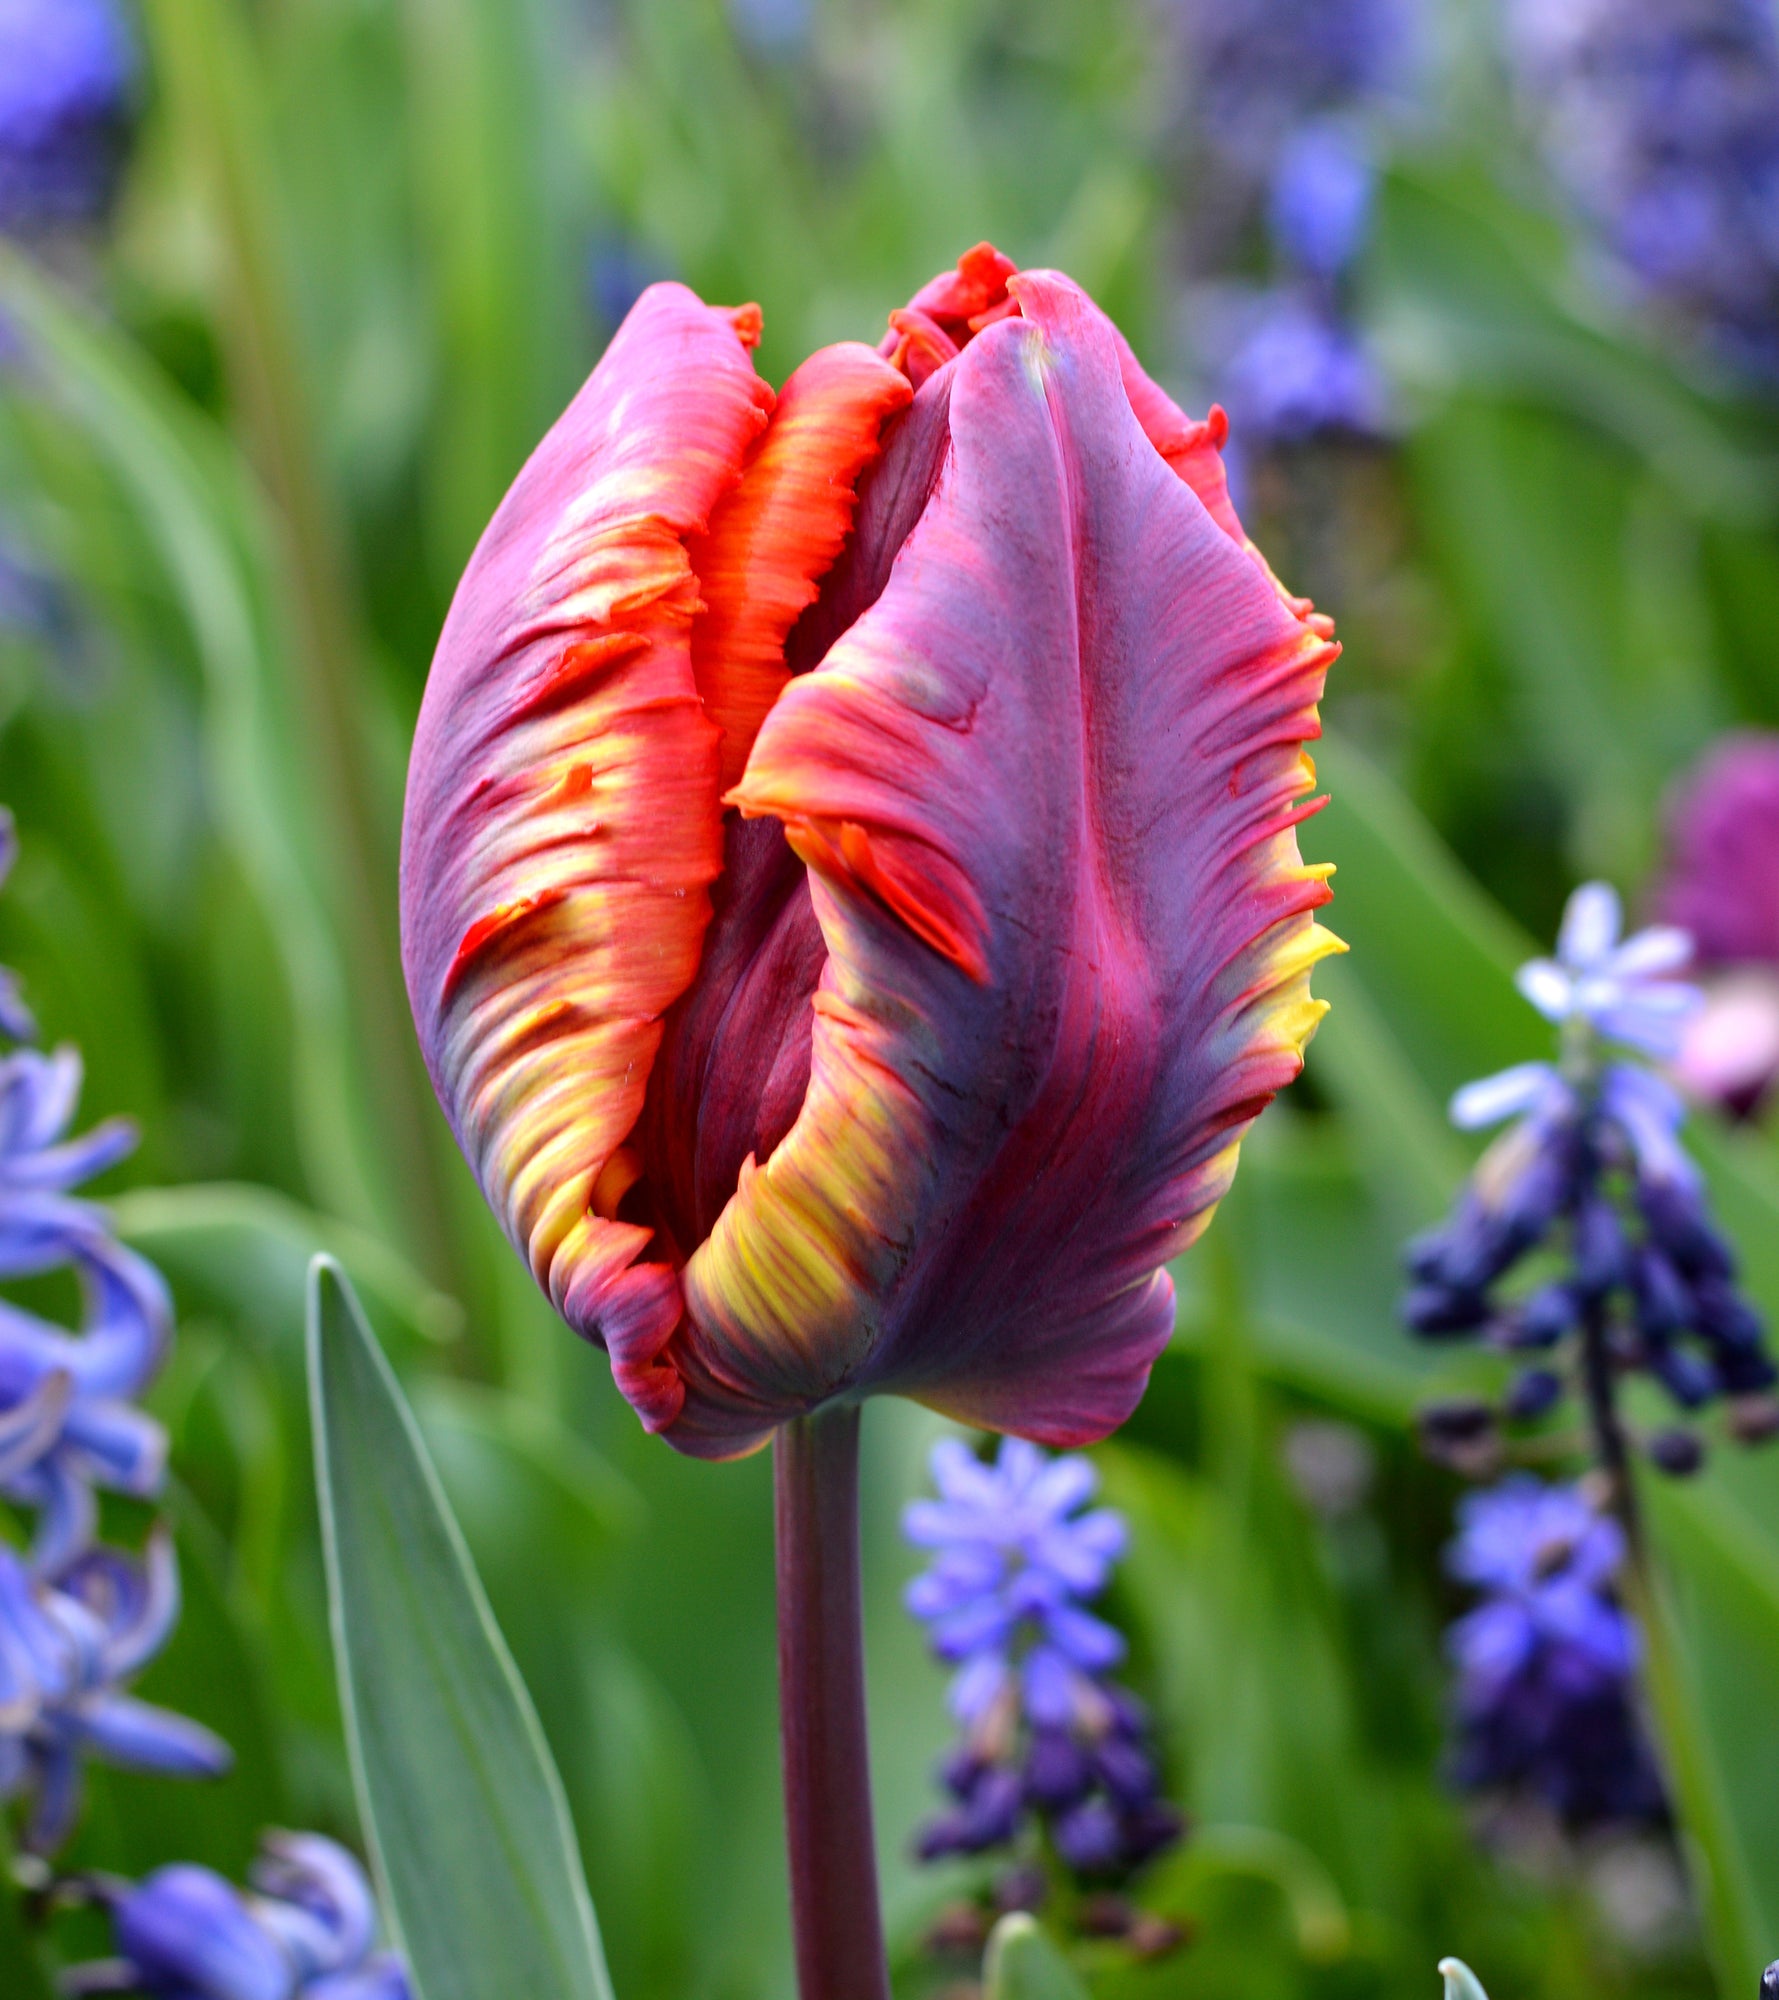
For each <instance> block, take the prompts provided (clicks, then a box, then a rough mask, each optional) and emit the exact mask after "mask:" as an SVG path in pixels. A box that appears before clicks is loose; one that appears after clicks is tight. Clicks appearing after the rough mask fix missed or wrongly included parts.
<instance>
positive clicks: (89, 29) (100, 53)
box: [0, 0, 137, 234]
mask: <svg viewBox="0 0 1779 2000" xmlns="http://www.w3.org/2000/svg"><path fill="white" fill-rule="evenodd" d="M136 72H137V54H136V46H135V42H134V39H133V38H132V36H131V34H130V30H129V25H128V22H127V20H126V18H125V16H124V13H123V10H122V8H121V7H120V6H119V5H118V4H117V0H0V230H5V231H8V232H11V233H15V234H34V233H36V232H39V231H42V230H45V229H53V228H58V227H65V226H68V225H70V224H80V223H90V222H94V221H97V220H98V219H99V218H100V217H101V216H103V215H104V213H105V211H106V209H107V208H108V207H109V206H110V204H111V199H112V196H113V194H114V193H115V191H116V187H117V180H118V174H119V171H120V169H121V167H122V164H123V156H124V145H125V140H126V137H127V131H128V124H129V118H130V112H131V108H132V100H133V98H134V94H135V86H136Z"/></svg>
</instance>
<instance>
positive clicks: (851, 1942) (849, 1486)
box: [773, 1404, 890, 2000]
mask: <svg viewBox="0 0 1779 2000" xmlns="http://www.w3.org/2000/svg"><path fill="white" fill-rule="evenodd" d="M773 1471H774V1519H775V1524H776V1528H777V1539H778V1690H779V1715H780V1733H781V1738H782V1743H783V1749H784V1797H785V1834H786V1842H787V1845H788V1847H789V1850H790V1864H791V1921H792V1925H793V1928H794V1930H795V1932H796V1942H797V1988H798V1992H799V1994H800V1996H801V2000H889V1990H890V1989H889V1968H888V1964H887V1962H886V1960H885V1957H884V1950H883V1919H882V1916H881V1914H880V1913H879V1910H878V1902H877V1855H876V1848H875V1844H874V1841H873V1837H872V1830H871V1770H870V1760H869V1756H868V1753H867V1744H866V1736H865V1635H864V1622H863V1617H862V1610H863V1605H862V1593H861V1590H860V1583H859V1410H858V1406H857V1405H856V1404H853V1405H841V1406H838V1407H833V1408H829V1409H826V1410H819V1411H817V1412H816V1413H815V1414H814V1415H813V1416H808V1417H799V1418H797V1419H795V1420H794V1421H793V1422H791V1423H788V1424H786V1425H785V1426H784V1427H783V1428H782V1429H781V1430H780V1431H779V1433H778V1438H777V1441H776V1443H775V1445H774V1448H773Z"/></svg>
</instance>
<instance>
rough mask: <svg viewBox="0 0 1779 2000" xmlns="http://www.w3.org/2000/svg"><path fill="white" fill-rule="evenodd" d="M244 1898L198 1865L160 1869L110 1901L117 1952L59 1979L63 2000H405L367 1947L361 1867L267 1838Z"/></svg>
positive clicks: (370, 1933)
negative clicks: (97, 1999) (123, 1997)
mask: <svg viewBox="0 0 1779 2000" xmlns="http://www.w3.org/2000/svg"><path fill="white" fill-rule="evenodd" d="M251 1880H252V1887H251V1889H250V1890H249V1891H248V1892H247V1893H245V1894H243V1893H242V1892H241V1891H240V1890H238V1889H237V1888H235V1887H234V1885H233V1884H232V1883H229V1882H227V1881H225V1880H224V1879H223V1878H222V1877H221V1876H220V1875H216V1874H213V1873H212V1872H211V1871H210V1870H209V1869H208V1868H196V1867H192V1866H190V1865H185V1864H182V1865H179V1866H175V1867H171V1868H162V1869H160V1870H158V1871H157V1872H156V1873H155V1874H153V1875H150V1876H149V1877H148V1878H147V1879H146V1880H145V1881H143V1882H141V1883H139V1884H138V1885H137V1886H135V1887H134V1888H131V1889H127V1890H125V1891H124V1892H122V1893H121V1894H119V1895H117V1896H116V1898H115V1899H114V1902H113V1906H112V1925H113V1930H114V1932H115V1936H116V1942H117V1950H118V1957H117V1958H116V1959H113V1960H108V1961H106V1962H105V1963H103V1964H98V1965H88V1966H82V1967H79V1968H77V1969H76V1970H75V1971H74V1972H72V1973H71V1974H69V1975H67V1976H66V1977H65V1979H64V1990H65V1991H66V1992H68V1993H69V1994H74V1995H90V1994H100V1993H134V1994H143V1995H147V1996H149V2000H409V1994H410V1989H409V1984H408V1977H407V1973H406V1970H405V1969H404V1967H403V1965H402V1962H401V1960H400V1959H399V1958H397V1957H396V1956H395V1955H394V1954H393V1953H390V1952H378V1951H377V1950H376V1939H377V1910H376V1904H375V1902H374V1900H373V1898H372V1895H371V1888H370V1883H369V1881H368V1880H367V1879H366V1876H365V1872H364V1870H363V1869H362V1868H361V1867H360V1866H359V1864H358V1862H357V1861H356V1860H354V1858H353V1857H352V1856H351V1855H350V1854H348V1853H347V1851H346V1850H345V1849H344V1848H343V1847H340V1846H339V1845H337V1844H336V1843H335V1842H333V1841H331V1840H326V1839H323V1838H322V1837H321V1836H320V1835H319V1834H293V1833H274V1834H269V1835H268V1836H267V1837H266V1840H265V1843H264V1848H263V1851H262V1853H261V1855H260V1858H259V1860H258V1862H257V1863H256V1864H255V1867H254V1869H253V1873H252V1878H251Z"/></svg>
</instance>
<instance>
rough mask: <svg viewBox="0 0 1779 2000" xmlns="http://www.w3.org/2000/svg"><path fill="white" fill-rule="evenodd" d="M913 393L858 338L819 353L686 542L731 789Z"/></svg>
mask: <svg viewBox="0 0 1779 2000" xmlns="http://www.w3.org/2000/svg"><path fill="white" fill-rule="evenodd" d="M912 395H913V390H912V389H911V388H910V387H909V384H908V378H907V377H906V376H905V375H903V374H902V373H901V372H900V371H899V370H898V369H895V368H892V367H891V366H890V364H889V363H888V362H887V361H884V360H883V359H881V358H880V357H879V356H878V355H876V354H874V353H873V352H872V350H871V349H870V348H868V347H865V346H863V345H862V344H861V343H859V342H858V341H844V342H842V343H841V344H840V345H838V346H835V347H824V348H822V349H820V350H819V351H818V352H817V353H815V354H812V355H811V356H810V357H809V359H808V360H807V361H805V362H804V363H803V365H802V366H801V367H800V368H799V369H797V371H796V372H795V373H794V374H793V375H792V376H791V378H790V380H789V381H788V382H787V383H786V384H785V385H784V388H783V390H782V391H781V393H780V395H779V399H778V407H777V409H776V410H774V411H773V413H772V421H771V423H770V424H769V425H768V426H767V428H766V431H765V433H764V435H763V436H762V437H761V438H760V439H759V441H758V443H757V444H756V445H755V446H754V449H753V453H752V455H751V456H750V457H749V459H748V462H747V466H746V468H745V469H744V471H743V472H742V475H741V478H740V480H739V481H738V482H737V483H736V485H735V486H734V487H732V488H731V489H730V491H729V492H728V494H727V495H726V496H725V497H724V498H723V499H722V500H721V501H720V502H719V503H718V505H717V508H716V511H715V512H714V513H713V514H712V516H711V520H710V530H709V532H708V533H707V534H705V535H701V536H699V537H698V538H697V539H696V540H695V541H694V542H693V543H692V544H691V549H690V554H691V558H692V567H693V569H694V570H695V571H696V572H697V575H698V587H699V591H700V594H701V595H702V597H703V599H704V605H705V610H704V615H703V616H702V617H701V618H700V619H699V620H698V623H697V626H696V628H695V629H694V631H693V634H692V674H693V677H694V679H695V680H696V682H697V684H698V692H699V695H700V696H701V697H702V699H703V702H704V708H705V713H706V714H707V715H708V716H709V717H710V719H711V721H712V722H714V723H715V724H716V725H717V727H718V728H719V729H721V730H722V732H723V750H722V786H723V790H724V791H728V790H729V788H730V787H731V786H732V785H734V784H735V782H736V781H737V780H738V779H739V778H740V776H741V773H742V769H743V767H744V766H745V765H746V763H747V755H748V752H749V751H750V750H751V749H752V748H753V746H754V738H755V736H757V735H758V734H759V729H760V724H761V723H762V722H764V721H765V719H766V712H767V710H768V709H770V708H771V706H772V704H773V703H774V702H775V701H776V700H777V699H778V697H779V695H780V694H781V693H782V692H783V691H784V688H785V684H786V683H787V682H788V681H789V679H790V672H789V670H788V669H787V668H786V666H785V663H784V647H785V640H786V639H787V638H788V637H789V636H790V631H791V627H792V626H793V625H794V624H795V623H796V622H797V618H798V616H799V614H800V613H801V612H802V611H803V610H804V609H805V608H806V607H807V606H808V605H810V604H812V603H813V602H814V601H815V597H816V594H817V591H818V589H819V587H820V580H821V578H822V577H823V576H825V575H826V574H827V572H828V571H829V570H830V569H831V568H832V567H833V564H834V558H835V557H836V556H837V555H839V553H840V550H841V546H842V544H843V543H844V542H845V540H846V534H847V530H848V528H850V527H851V525H852V516H853V507H854V503H855V489H856V486H857V482H858V478H859V475H860V474H861V473H862V472H863V471H864V469H865V467H866V466H867V465H868V464H869V463H870V462H871V461H872V460H873V459H874V458H875V457H876V456H877V450H878V435H879V433H880V432H881V430H882V428H883V425H884V422H885V420H886V419H887V418H889V417H890V416H892V415H894V414H895V412H896V411H898V410H901V409H904V408H906V407H907V404H908V402H909V399H910V398H911V396H912Z"/></svg>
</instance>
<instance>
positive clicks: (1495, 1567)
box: [1446, 1475, 1665, 1829]
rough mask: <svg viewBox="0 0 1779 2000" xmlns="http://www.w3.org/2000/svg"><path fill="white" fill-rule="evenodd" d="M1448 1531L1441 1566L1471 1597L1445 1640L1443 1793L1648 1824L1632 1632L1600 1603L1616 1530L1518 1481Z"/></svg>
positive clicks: (1649, 1782)
mask: <svg viewBox="0 0 1779 2000" xmlns="http://www.w3.org/2000/svg"><path fill="white" fill-rule="evenodd" d="M1458 1524H1459V1532H1458V1535H1457V1538H1456V1540H1455V1541H1454V1542H1453V1543H1452V1545H1451V1548H1450V1549H1449V1550H1448V1552H1447V1557H1446V1562H1447V1567H1448V1568H1449V1569H1450V1571H1451V1573H1452V1575H1453V1576H1454V1577H1456V1578H1457V1579H1458V1580H1459V1581H1460V1582H1461V1583H1464V1584H1467V1585H1469V1586H1470V1587H1471V1588H1472V1589H1474V1590H1476V1591H1477V1592H1479V1593H1480V1594H1481V1598H1482V1601H1481V1602H1480V1603H1479V1604H1478V1605H1477V1606H1476V1607H1475V1609H1473V1610H1471V1611H1469V1612H1467V1613H1466V1614H1465V1615H1464V1616H1463V1617H1462V1618H1460V1619H1459V1620H1458V1621H1457V1623H1456V1624H1455V1625H1453V1626H1452V1628H1451V1630H1450V1631H1449V1632H1448V1634H1447V1635H1446V1643H1447V1649H1448V1651H1449V1652H1450V1654H1451V1657H1452V1660H1453V1662H1454V1664H1455V1665H1456V1667H1457V1670H1458V1687H1457V1695H1456V1704H1455V1706H1456V1725H1457V1742H1456V1750H1455V1758H1454V1770H1453V1775H1454V1777H1455V1779H1456V1781H1457V1783H1458V1784H1459V1785H1460V1786H1462V1787H1463V1788H1464V1789H1465V1790H1469V1791H1502V1790H1505V1791H1517V1792H1522V1793H1530V1794H1531V1795H1533V1796H1535V1797H1537V1798H1538V1799H1540V1800H1541V1801H1542V1802H1543V1803H1544V1804H1545V1805H1546V1806H1547V1807H1548V1808H1549V1809H1550V1810H1551V1811H1552V1812H1554V1813H1555V1814H1556V1815H1557V1816H1558V1817H1559V1818H1560V1819H1561V1820H1562V1821H1563V1822H1564V1823H1565V1824H1566V1825H1568V1826H1569V1827H1571V1828H1572V1829H1579V1828H1582V1827H1588V1826H1598V1825H1602V1824H1606V1823H1614V1822H1618V1823H1622V1822H1638V1821H1644V1822H1647V1821H1653V1820H1659V1819H1661V1818H1662V1817H1663V1816H1664V1813H1665V1806H1664V1802H1663V1795H1662V1787H1661V1780H1660V1778H1659V1776H1658V1775H1657V1772H1656V1767H1655V1762H1654V1759H1653V1756H1652V1755H1651V1752H1650V1749H1649V1745H1648V1741H1647V1739H1646V1737H1645V1734H1644V1731H1643V1729H1642V1727H1641V1725H1640V1723H1639V1721H1638V1717H1637V1709H1636V1694H1635V1679H1634V1676H1635V1672H1636V1667H1637V1661H1638V1655H1639V1645H1638V1636H1637V1630H1636V1627H1635V1626H1634V1624H1633V1623H1632V1621H1631V1619H1630V1617H1629V1615H1628V1614H1627V1613H1626V1612H1625V1610H1624V1609H1623V1607H1622V1606H1621V1605H1620V1604H1619V1602H1618V1600H1617V1598H1616V1596H1615V1594H1614V1580H1615V1579H1616V1577H1617V1576H1618V1574H1619V1571H1620V1569H1621V1568H1622V1566H1623V1563H1624V1560H1625V1553H1626V1549H1625V1537H1624V1531H1623V1530H1622V1529H1621V1528H1620V1526H1619V1524H1618V1523H1617V1522H1616V1521H1614V1520H1612V1519H1610V1518H1609V1517H1607V1516H1605V1515H1602V1514H1600V1513H1598V1512H1596V1511H1595V1509H1594V1508H1593V1507H1591V1506H1590V1505H1589V1504H1588V1502H1587V1500H1586V1499H1585V1498H1584V1497H1583V1495H1582V1494H1581V1492H1580V1491H1579V1490H1578V1489H1576V1488H1574V1487H1571V1486H1547V1485H1545V1484H1543V1482H1541V1481H1539V1480H1537V1479H1533V1478H1530V1477H1527V1476H1525V1475H1520V1476H1516V1477H1514V1478H1511V1479H1508V1480H1506V1481H1505V1482H1503V1484H1501V1485H1500V1486H1498V1487H1495V1488H1494V1489H1493V1490H1491V1491H1489V1492H1483V1493H1473V1494H1471V1495H1469V1496H1468V1497H1467V1498H1466V1499H1465V1500H1464V1501H1463V1503H1462V1504H1461V1506H1460V1508H1459V1512H1458Z"/></svg>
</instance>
